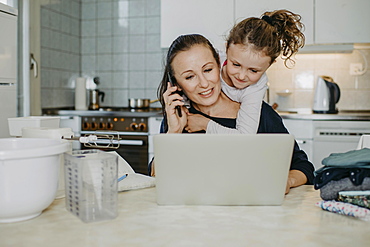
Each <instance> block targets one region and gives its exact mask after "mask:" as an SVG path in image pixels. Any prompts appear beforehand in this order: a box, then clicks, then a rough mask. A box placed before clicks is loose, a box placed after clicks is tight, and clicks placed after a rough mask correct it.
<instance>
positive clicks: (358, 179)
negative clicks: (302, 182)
mask: <svg viewBox="0 0 370 247" xmlns="http://www.w3.org/2000/svg"><path fill="white" fill-rule="evenodd" d="M322 164H323V165H324V167H322V168H320V169H318V170H317V171H315V178H314V187H315V189H316V190H320V196H321V198H322V199H323V200H324V202H321V203H320V205H321V207H322V208H323V209H326V210H328V209H329V208H330V207H327V208H324V207H323V206H324V203H325V202H326V201H330V200H335V201H343V198H346V197H343V196H340V193H341V192H343V191H353V192H355V193H357V194H358V192H363V193H364V194H368V193H369V190H370V149H369V148H363V149H359V150H353V151H349V152H346V153H333V154H331V155H330V156H329V157H327V158H325V159H323V160H322ZM360 194H361V193H360ZM353 202H356V200H349V201H348V200H346V201H345V202H343V203H347V204H349V205H355V204H357V205H359V204H358V203H353ZM333 203H334V202H332V204H331V205H334V204H333ZM360 206H362V207H363V205H360ZM364 209H365V211H366V210H368V209H366V207H365V208H364ZM329 211H331V210H329ZM336 213H338V212H336ZM352 216H353V215H352Z"/></svg>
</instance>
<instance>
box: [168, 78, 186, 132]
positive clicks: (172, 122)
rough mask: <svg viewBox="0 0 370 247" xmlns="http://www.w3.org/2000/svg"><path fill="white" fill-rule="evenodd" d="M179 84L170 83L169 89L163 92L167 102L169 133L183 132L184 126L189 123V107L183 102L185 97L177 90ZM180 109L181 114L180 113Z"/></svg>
mask: <svg viewBox="0 0 370 247" xmlns="http://www.w3.org/2000/svg"><path fill="white" fill-rule="evenodd" d="M177 90H178V89H177V86H173V87H172V86H171V84H170V83H168V86H167V90H166V92H164V94H163V98H164V102H165V103H166V106H165V110H166V115H167V122H168V133H182V131H183V129H184V127H185V126H186V124H187V116H186V114H187V111H188V110H187V109H186V108H185V107H183V106H184V102H182V100H183V97H181V96H180V95H179V94H178V93H176V91H177ZM178 109H180V112H181V114H179V112H178Z"/></svg>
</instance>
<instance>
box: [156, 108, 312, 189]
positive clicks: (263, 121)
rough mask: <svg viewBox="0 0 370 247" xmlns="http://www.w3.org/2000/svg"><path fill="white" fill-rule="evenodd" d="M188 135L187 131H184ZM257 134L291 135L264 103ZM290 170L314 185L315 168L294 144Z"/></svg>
mask: <svg viewBox="0 0 370 247" xmlns="http://www.w3.org/2000/svg"><path fill="white" fill-rule="evenodd" d="M189 111H190V112H191V113H193V114H201V115H203V116H205V117H206V118H209V119H212V120H213V121H215V122H216V123H218V124H221V125H223V126H225V127H228V128H233V129H235V128H236V119H235V118H218V117H211V116H208V115H206V114H204V113H202V112H200V111H198V110H196V109H194V108H190V109H189ZM165 121H167V120H166V118H164V119H163V121H162V124H161V129H160V133H166V132H167V128H166V127H165V124H164V123H165ZM184 133H186V131H184ZM198 133H205V131H199V132H198ZM257 133H289V132H288V130H287V129H286V128H285V126H284V124H283V120H282V118H281V117H280V115H279V114H278V113H277V112H276V111H275V110H274V109H272V107H271V106H270V105H268V104H267V103H265V102H263V103H262V109H261V117H260V123H259V127H258V130H257ZM150 169H151V165H149V174H150ZM290 170H298V171H301V172H303V173H304V174H305V175H306V177H307V183H306V184H313V178H314V174H313V172H314V166H313V165H312V163H311V162H310V161H309V160H308V158H307V155H306V153H305V152H304V151H303V150H301V149H300V148H299V146H298V144H297V142H295V143H294V150H293V156H292V162H291V165H290Z"/></svg>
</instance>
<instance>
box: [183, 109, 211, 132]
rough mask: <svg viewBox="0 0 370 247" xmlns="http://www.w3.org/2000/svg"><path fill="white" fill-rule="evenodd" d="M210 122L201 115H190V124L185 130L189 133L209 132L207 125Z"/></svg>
mask: <svg viewBox="0 0 370 247" xmlns="http://www.w3.org/2000/svg"><path fill="white" fill-rule="evenodd" d="M209 121H210V120H209V119H208V118H206V117H204V116H202V115H200V114H191V113H188V123H187V125H186V127H185V130H186V131H188V132H197V131H200V130H207V125H208V122H209Z"/></svg>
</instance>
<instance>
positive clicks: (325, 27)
mask: <svg viewBox="0 0 370 247" xmlns="http://www.w3.org/2000/svg"><path fill="white" fill-rule="evenodd" d="M315 17H316V20H315V41H316V43H317V44H330V43H370V27H369V24H370V1H369V0H316V1H315Z"/></svg>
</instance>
